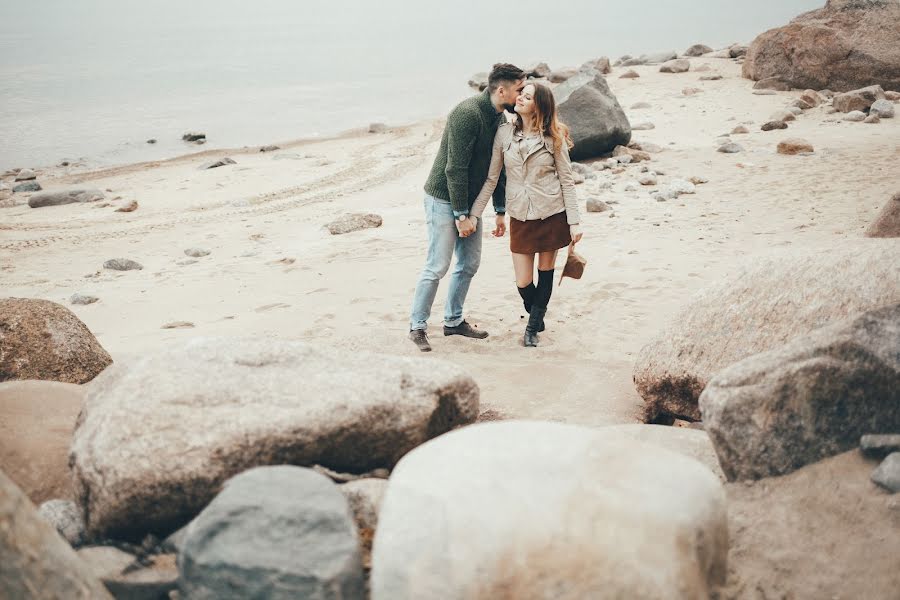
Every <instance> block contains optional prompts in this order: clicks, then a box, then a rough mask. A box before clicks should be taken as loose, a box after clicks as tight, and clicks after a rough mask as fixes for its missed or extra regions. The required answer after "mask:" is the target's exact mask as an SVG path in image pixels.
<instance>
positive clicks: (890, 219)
mask: <svg viewBox="0 0 900 600" xmlns="http://www.w3.org/2000/svg"><path fill="white" fill-rule="evenodd" d="M866 237H873V238H896V237H900V192H897V193H896V194H894V196H893V198H891V199H890V200H888V202H887V204H885V205H884V207H883V208H882V209H881V212H880V213H878V216H877V217H875V220H874V221H872V224H871V225H869V227H868V228H867V229H866Z"/></svg>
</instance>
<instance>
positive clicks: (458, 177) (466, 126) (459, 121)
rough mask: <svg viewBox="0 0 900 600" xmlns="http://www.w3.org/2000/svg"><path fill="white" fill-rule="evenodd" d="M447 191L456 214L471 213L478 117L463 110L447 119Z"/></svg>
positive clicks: (445, 170) (455, 112)
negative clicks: (471, 165) (472, 174)
mask: <svg viewBox="0 0 900 600" xmlns="http://www.w3.org/2000/svg"><path fill="white" fill-rule="evenodd" d="M447 129H448V131H447V166H446V168H445V169H444V173H445V174H446V175H447V191H448V192H449V193H450V204H451V205H452V207H453V210H454V212H457V213H460V212H462V213H466V212H469V163H470V162H471V161H472V149H473V148H474V147H475V140H476V138H477V137H478V129H479V126H478V117H477V115H473V114H470V113H468V112H466V111H463V110H457V111H454V112H453V113H452V114H451V115H450V118H448V119H447Z"/></svg>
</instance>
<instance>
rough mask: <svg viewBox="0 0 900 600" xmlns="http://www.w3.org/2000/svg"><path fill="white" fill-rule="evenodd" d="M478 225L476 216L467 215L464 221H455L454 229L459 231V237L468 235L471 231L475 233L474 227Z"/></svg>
mask: <svg viewBox="0 0 900 600" xmlns="http://www.w3.org/2000/svg"><path fill="white" fill-rule="evenodd" d="M477 227H478V217H471V216H470V217H468V218H467V219H465V220H464V221H456V231H458V232H459V237H469V236H470V235H472V234H473V233H475V229H476V228H477Z"/></svg>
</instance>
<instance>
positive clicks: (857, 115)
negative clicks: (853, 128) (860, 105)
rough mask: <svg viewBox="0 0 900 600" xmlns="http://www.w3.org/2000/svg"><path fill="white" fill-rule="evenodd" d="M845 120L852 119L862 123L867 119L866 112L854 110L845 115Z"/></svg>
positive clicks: (854, 121)
mask: <svg viewBox="0 0 900 600" xmlns="http://www.w3.org/2000/svg"><path fill="white" fill-rule="evenodd" d="M844 120H845V121H851V122H853V123H861V122H863V121H865V120H866V113H864V112H862V111H860V110H852V111H850V112H848V113H847V114H846V115H844Z"/></svg>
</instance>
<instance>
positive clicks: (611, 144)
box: [553, 73, 631, 160]
mask: <svg viewBox="0 0 900 600" xmlns="http://www.w3.org/2000/svg"><path fill="white" fill-rule="evenodd" d="M553 96H554V98H555V99H556V104H557V106H558V107H559V114H560V118H561V119H562V121H563V122H565V123H566V124H567V125H568V126H569V129H570V133H571V136H572V141H574V142H575V147H574V148H572V150H571V152H570V154H571V157H572V159H573V160H582V159H586V158H593V157H595V156H600V155H602V154H605V153H607V152H609V151H611V150H612V149H613V148H615V147H616V146H618V145H620V144H621V145H626V144H628V142H629V141H630V140H631V128H630V127H629V125H628V119H627V118H626V117H625V112H624V111H623V110H622V107H621V106H619V102H618V100H616V97H615V95H613V93H612V92H611V91H610V89H609V86H608V85H607V84H606V79H604V77H603V76H602V75H600V74H599V73H594V74H590V73H580V74H578V75H575V76H574V77H572V78H571V79H569V80H568V81H566V82H565V83H563V84H561V85H559V86H557V87H556V88H555V89H554V90H553Z"/></svg>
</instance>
